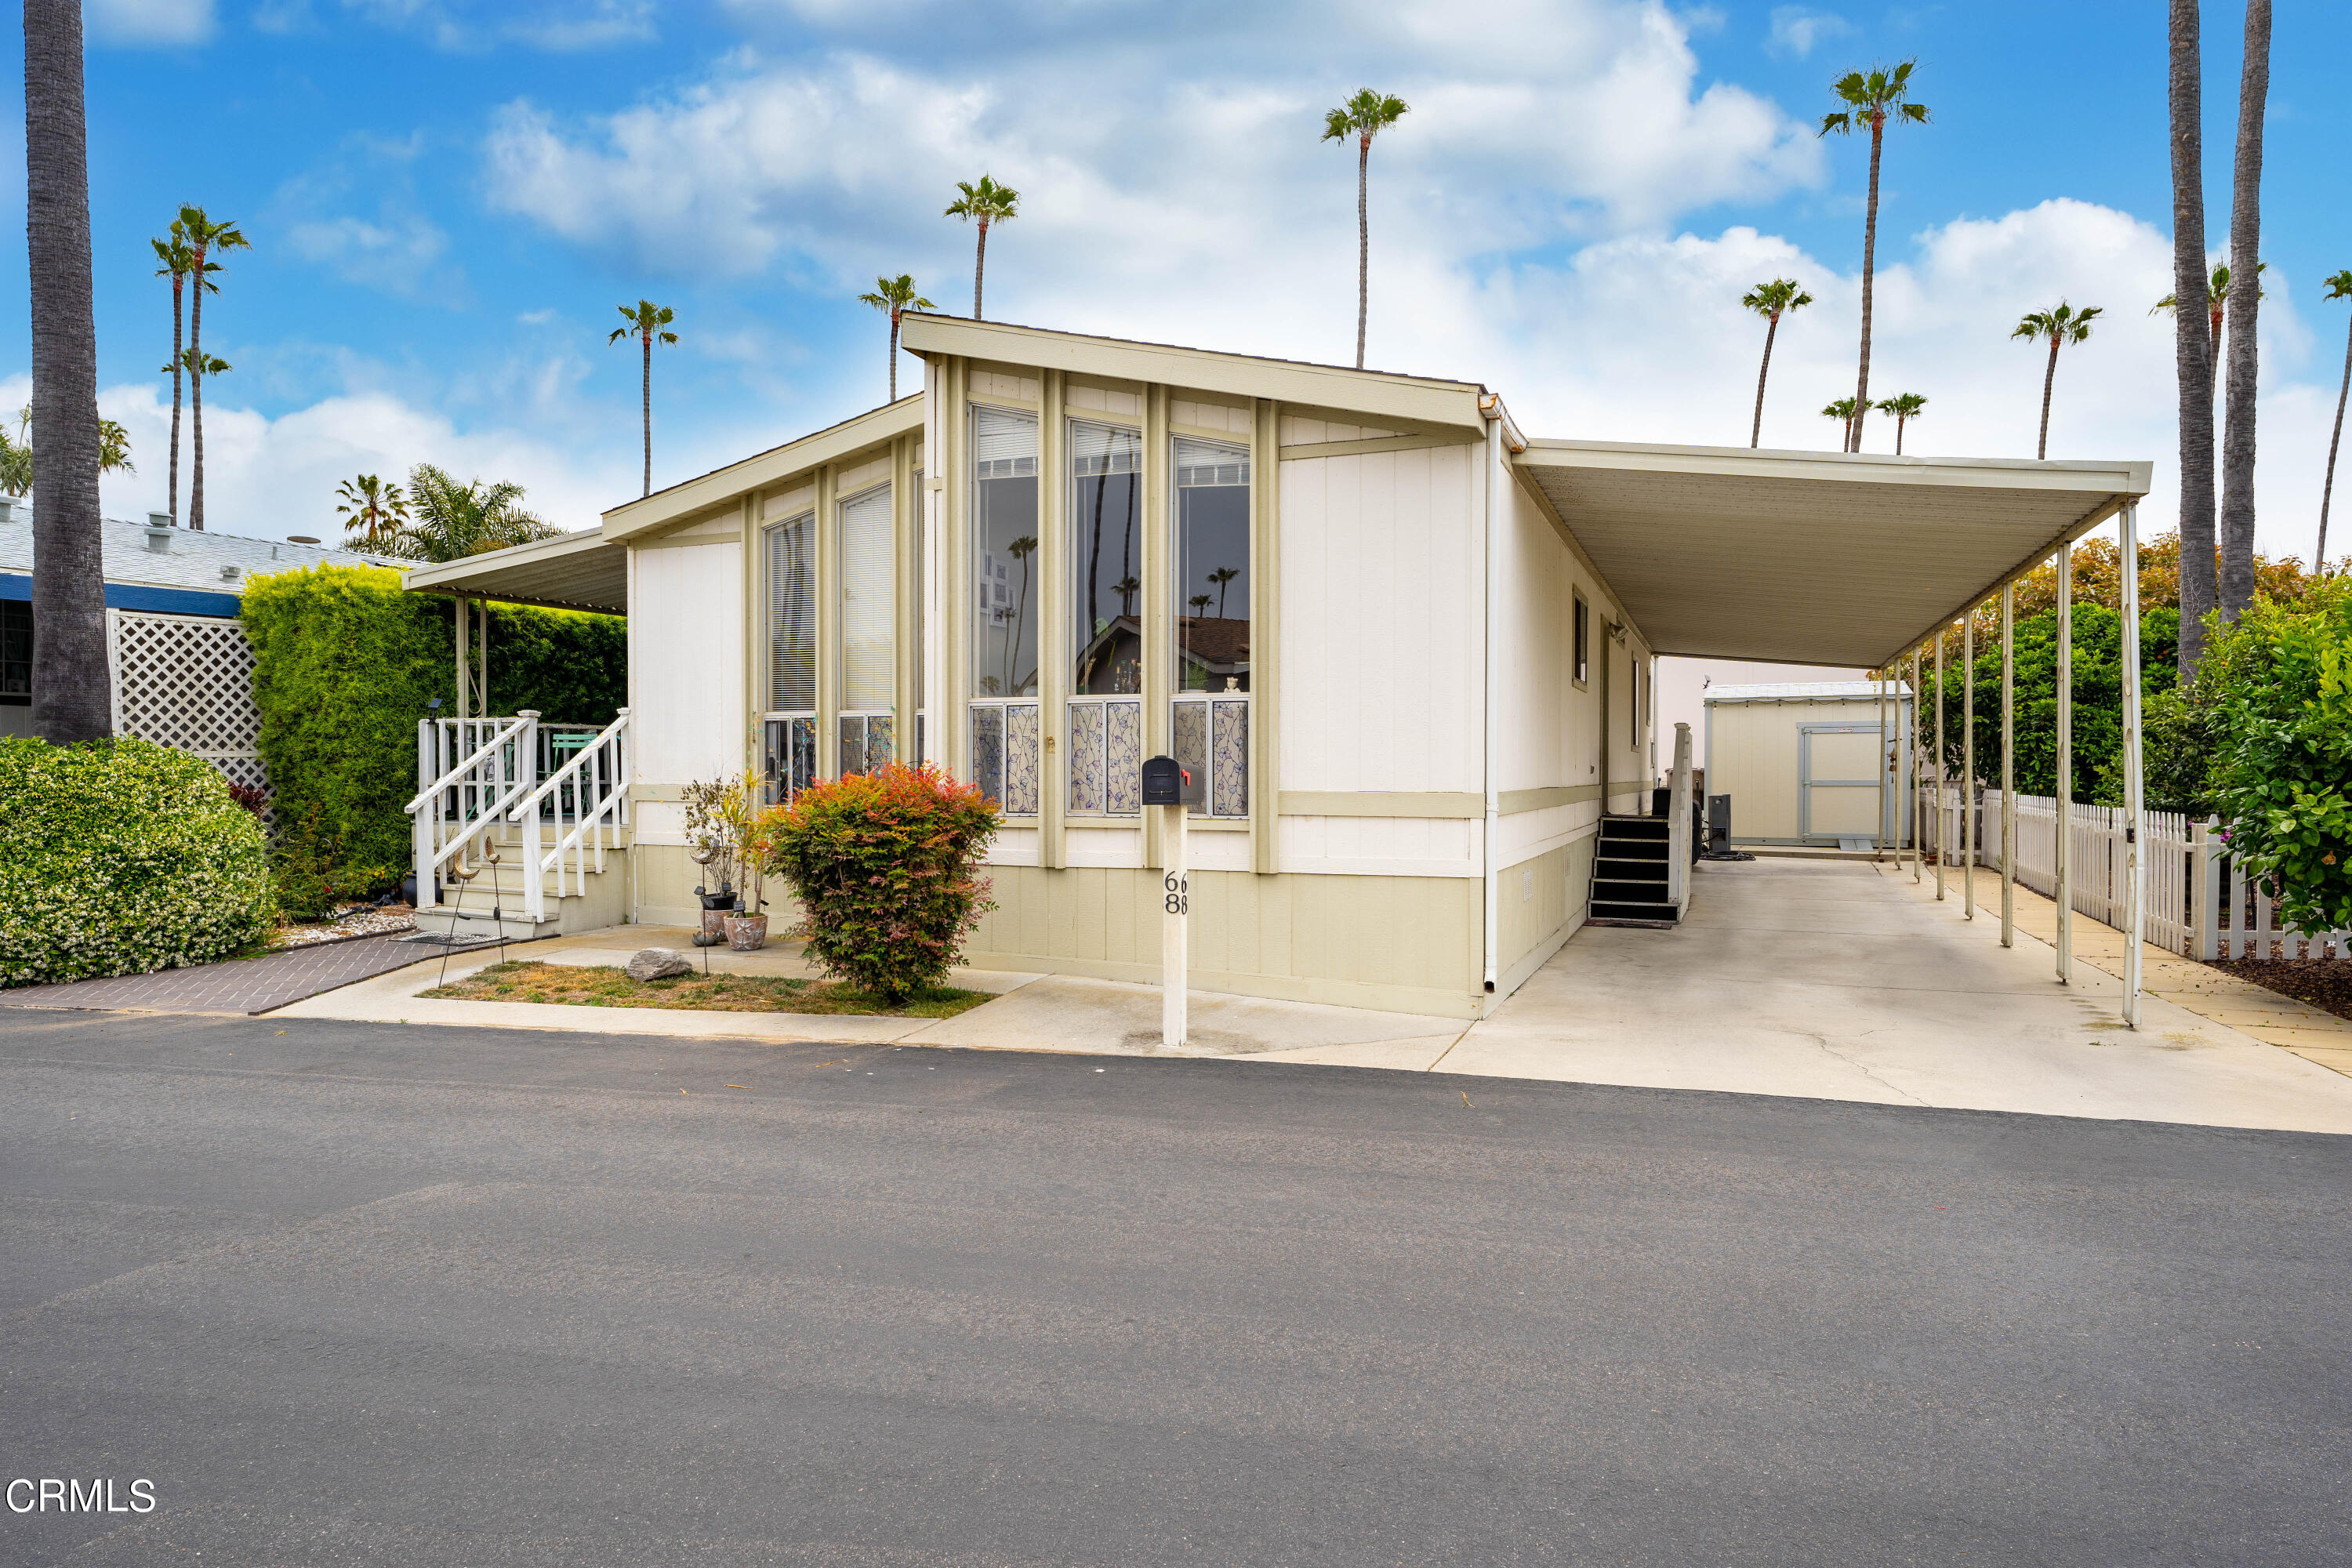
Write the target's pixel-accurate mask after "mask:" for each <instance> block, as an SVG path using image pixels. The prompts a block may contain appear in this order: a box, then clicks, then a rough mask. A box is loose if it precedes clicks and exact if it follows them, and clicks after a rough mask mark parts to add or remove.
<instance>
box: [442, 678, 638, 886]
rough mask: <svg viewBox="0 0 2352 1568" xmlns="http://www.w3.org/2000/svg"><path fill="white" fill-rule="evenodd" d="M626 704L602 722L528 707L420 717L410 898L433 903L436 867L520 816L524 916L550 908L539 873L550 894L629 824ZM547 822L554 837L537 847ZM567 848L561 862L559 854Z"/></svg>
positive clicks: (570, 882)
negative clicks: (472, 715) (506, 714)
mask: <svg viewBox="0 0 2352 1568" xmlns="http://www.w3.org/2000/svg"><path fill="white" fill-rule="evenodd" d="M628 721H629V716H628V710H626V709H623V710H621V712H620V716H619V717H618V718H616V719H615V720H614V721H613V722H612V723H611V724H610V725H608V726H606V727H605V728H604V729H603V730H599V729H597V727H596V726H594V725H593V724H542V723H541V722H540V720H539V715H538V714H537V713H535V712H533V711H531V710H529V709H525V710H523V711H522V712H520V713H518V714H516V715H515V716H514V717H512V718H485V719H424V720H419V721H417V726H416V776H417V781H418V786H419V787H418V789H417V792H416V795H415V798H414V799H413V800H411V801H410V802H409V803H408V805H407V807H406V809H407V812H408V815H409V817H410V820H411V822H412V824H413V825H414V826H413V828H412V841H413V843H414V846H415V862H416V907H417V908H418V909H420V910H427V909H434V908H436V907H438V905H439V902H440V899H439V873H440V870H441V868H442V867H443V866H445V865H447V864H448V863H449V862H450V861H452V860H453V859H456V858H460V857H465V858H477V859H478V858H479V855H480V850H481V845H482V842H483V840H484V839H486V838H487V837H489V835H490V834H491V833H492V832H493V831H494V830H496V829H498V828H499V826H500V825H501V824H506V825H514V824H520V826H521V827H522V830H523V831H522V840H523V854H522V857H521V858H522V860H523V895H524V908H525V910H526V913H527V916H528V918H530V919H531V920H541V919H544V918H545V915H546V893H545V877H546V873H547V872H548V871H549V870H553V871H554V872H555V873H556V897H557V898H559V899H561V898H562V897H563V896H564V894H565V892H566V891H567V890H573V889H577V888H578V887H579V886H580V885H581V884H582V883H583V882H584V880H585V878H586V875H587V871H588V868H589V865H590V863H591V860H592V859H593V864H594V868H595V869H597V870H599V871H601V870H603V869H604V851H605V850H606V849H607V848H608V847H619V842H620V830H621V829H622V828H623V827H625V826H627V824H628V788H629V749H628ZM550 824H551V826H552V830H553V832H554V833H555V835H556V843H555V847H553V848H552V849H551V850H542V849H541V845H542V844H543V843H544V837H543V834H544V832H545V831H546V830H547V827H548V826H549V825H550ZM567 855H568V856H569V857H570V859H569V861H568V862H567V860H566V858H565V857H566V856H567Z"/></svg>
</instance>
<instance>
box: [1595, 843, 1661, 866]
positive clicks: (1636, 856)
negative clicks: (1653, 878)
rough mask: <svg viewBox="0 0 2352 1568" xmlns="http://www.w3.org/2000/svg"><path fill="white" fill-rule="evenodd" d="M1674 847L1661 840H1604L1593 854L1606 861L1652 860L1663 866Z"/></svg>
mask: <svg viewBox="0 0 2352 1568" xmlns="http://www.w3.org/2000/svg"><path fill="white" fill-rule="evenodd" d="M1673 852H1674V846H1673V845H1671V844H1669V843H1667V842H1666V841H1665V840H1664V839H1663V838H1604V839H1602V840H1601V846H1600V847H1599V848H1598V849H1596V850H1595V851H1594V854H1595V855H1596V856H1598V857H1599V858H1602V859H1608V860H1654V861H1656V862H1657V863H1658V864H1659V865H1661V866H1663V865H1664V864H1665V863H1666V861H1667V859H1668V858H1670V857H1671V856H1672V855H1673Z"/></svg>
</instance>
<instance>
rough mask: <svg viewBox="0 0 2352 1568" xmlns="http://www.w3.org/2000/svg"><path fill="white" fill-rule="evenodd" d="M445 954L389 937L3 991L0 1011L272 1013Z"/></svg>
mask: <svg viewBox="0 0 2352 1568" xmlns="http://www.w3.org/2000/svg"><path fill="white" fill-rule="evenodd" d="M440 956H441V950H440V949H439V948H437V947H432V946H428V945H426V944H425V943H422V942H400V941H398V940H396V939H394V938H393V937H388V936H371V937H362V938H361V939H360V940H359V941H357V942H330V943H327V944H325V945H323V946H320V947H306V948H297V949H295V950H294V951H292V952H273V953H270V954H269V955H268V956H267V957H264V958H249V959H246V960H243V961H242V962H239V963H205V964H199V965H196V966H195V967H194V968H190V969H165V970H159V971H157V972H156V973H153V974H124V975H118V976H116V977H115V978H113V979H110V980H77V981H74V982H72V983H71V984H65V985H27V986H24V987H22V988H20V989H16V990H10V991H0V1007H91V1008H100V1009H109V1008H121V1009H128V1010H131V1011H136V1012H142V1013H238V1014H244V1013H267V1012H268V1011H269V1010H270V1009H271V1008H273V1007H283V1006H284V1005H286V1004H288V1003H289V1002H299V1001H300V1000H302V998H304V997H305V996H316V995H317V994H319V993H320V992H321V991H332V990H333V989H335V987H337V986H339V985H349V984H351V983H352V981H354V980H365V979H367V978H368V977H369V976H371V975H376V974H382V973H385V972H386V971H388V970H394V969H399V968H401V967H403V966H404V965H406V964H411V963H418V962H420V961H422V960H425V959H428V958H438V957H440Z"/></svg>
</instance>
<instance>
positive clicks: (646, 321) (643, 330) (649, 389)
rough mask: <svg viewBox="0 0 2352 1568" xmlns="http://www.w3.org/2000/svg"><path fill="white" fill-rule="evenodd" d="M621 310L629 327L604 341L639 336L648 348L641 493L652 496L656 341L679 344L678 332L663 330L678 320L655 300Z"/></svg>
mask: <svg viewBox="0 0 2352 1568" xmlns="http://www.w3.org/2000/svg"><path fill="white" fill-rule="evenodd" d="M619 309H620V312H621V320H622V321H625V322H627V323H628V324H627V325H626V326H620V327H614V329H613V335H612V336H611V337H609V338H606V339H605V340H604V344H605V346H606V347H607V348H610V347H611V346H612V345H613V344H614V343H617V342H620V341H621V340H622V339H623V338H627V337H635V338H639V339H642V340H643V341H644V342H645V345H646V374H645V381H644V383H643V384H642V385H641V387H640V392H639V395H640V397H641V399H642V401H643V402H644V405H645V414H646V488H645V489H644V490H643V491H642V492H641V493H642V494H645V495H651V494H653V493H654V342H655V341H656V339H658V340H659V341H661V342H666V343H674V342H677V333H676V332H666V331H662V329H663V328H664V327H667V326H668V325H669V324H670V322H672V321H676V320H677V317H676V316H674V315H672V314H671V313H670V308H669V307H668V306H667V305H656V304H655V303H654V302H653V301H652V300H638V301H637V303H636V306H635V309H631V308H630V307H629V306H626V305H623V306H621V307H619Z"/></svg>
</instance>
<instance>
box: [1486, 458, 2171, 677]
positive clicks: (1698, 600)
mask: <svg viewBox="0 0 2352 1568" xmlns="http://www.w3.org/2000/svg"><path fill="white" fill-rule="evenodd" d="M1513 461H1514V462H1515V463H1517V466H1518V468H1519V470H1520V472H1521V474H1522V476H1523V477H1524V478H1525V479H1528V481H1529V482H1531V483H1532V484H1533V485H1534V486H1535V487H1536V489H1538V490H1539V491H1540V492H1541V493H1542V495H1543V497H1544V499H1545V500H1547V501H1548V502H1549V503H1550V505H1551V507H1552V509H1553V510H1555V511H1557V512H1558V513H1559V518H1560V521H1562V522H1563V523H1565V524H1566V525H1567V527H1568V529H1569V531H1570V532H1571V533H1573V534H1574V535H1575V536H1576V539H1577V542H1579V543H1580V544H1581V545H1582V546H1583V548H1584V551H1585V552H1586V553H1587V554H1588V555H1590V556H1591V559H1592V563H1593V564H1594V565H1595V566H1596V567H1598V568H1599V569H1600V571H1601V575H1602V576H1603V577H1605V578H1606V579H1607V580H1608V583H1609V586H1610V588H1611V589H1612V591H1613V592H1614V593H1615V594H1616V595H1618V597H1619V599H1620V600H1621V601H1622V603H1623V605H1624V606H1625V610H1626V613H1627V614H1628V615H1629V616H1632V618H1633V622H1634V624H1635V625H1636V626H1639V627H1640V628H1641V630H1642V633H1643V637H1645V638H1647V639H1648V641H1649V643H1650V645H1651V647H1652V649H1653V650H1654V652H1657V653H1662V654H1682V655H1689V656H1693V657H1698V658H1743V659H1764V660H1770V661H1772V662H1775V663H1781V664H1817V665H1836V666H1843V667H1846V668H1856V667H1859V668H1877V667H1879V666H1882V665H1885V664H1887V663H1889V662H1891V661H1892V660H1893V659H1895V658H1897V657H1899V656H1900V655H1901V654H1903V653H1904V652H1905V651H1906V650H1907V649H1908V648H1910V647H1913V646H1914V645H1916V643H1918V642H1919V641H1920V640H1921V639H1922V638H1924V637H1929V636H1932V635H1933V634H1934V632H1935V630H1936V628H1937V626H1943V625H1947V624H1948V623H1949V622H1951V621H1952V620H1954V619H1956V618H1958V616H1960V615H1961V614H1962V613H1963V612H1964V611H1966V610H1967V609H1968V608H1969V606H1970V605H1975V604H1978V603H1979V602H1980V601H1981V600H1982V599H1984V598H1985V597H1986V596H1987V595H1990V594H1993V593H1996V592H1998V591H1999V590H2000V584H2002V583H2004V582H2006V581H2008V580H2009V579H2010V578H2011V577H2012V576H2014V575H2016V574H2020V573H2021V572H2024V571H2026V570H2028V569H2030V568H2031V567H2032V565H2033V564H2034V563H2036V562H2038V561H2040V560H2042V558H2043V557H2045V556H2047V555H2049V554H2050V553H2051V552H2053V551H2054V550H2056V549H2057V547H2058V546H2059V545H2060V544H2062V543H2064V542H2071V541H2073V540H2074V539H2076V538H2078V537H2080V536H2081V535H2083V534H2084V533H2087V532H2089V531H2091V530H2092V529H2094V528H2095V527H2097V526H2098V525H2099V524H2100V523H2102V522H2104V521H2106V520H2107V519H2108V518H2110V517H2112V516H2114V515H2115V514H2116V511H2117V510H2120V509H2121V508H2122V507H2123V506H2124V504H2125V503H2126V502H2127V501H2131V500H2137V498H2138V497H2140V496H2143V495H2146V494H2147V489H2148V483H2149V477H2150V467H2151V466H2150V465H2149V464H2147V463H2134V462H2027V461H2008V460H2003V459H1998V458H1909V457H1906V458H1895V457H1883V456H1877V455H1873V454H1868V453H1844V452H1769V451H1755V450H1751V449H1749V448H1748V447H1658V446H1642V445H1634V444H1631V443H1623V442H1607V441H1549V440H1530V441H1529V442H1528V447H1527V449H1526V450H1525V451H1524V452H1520V453H1518V454H1517V455H1516V456H1515V457H1514V458H1513Z"/></svg>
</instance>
